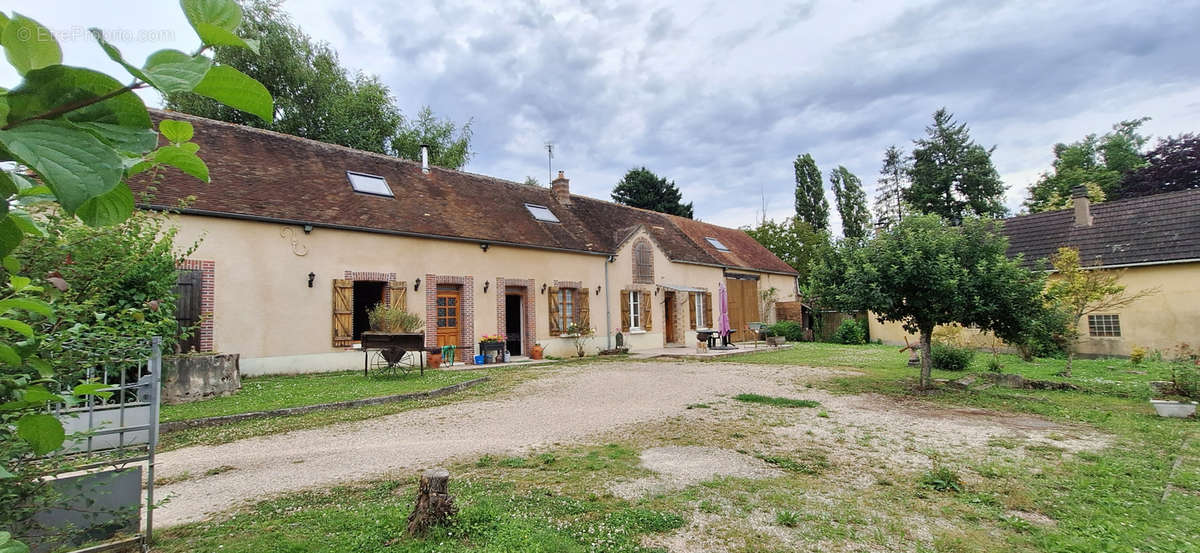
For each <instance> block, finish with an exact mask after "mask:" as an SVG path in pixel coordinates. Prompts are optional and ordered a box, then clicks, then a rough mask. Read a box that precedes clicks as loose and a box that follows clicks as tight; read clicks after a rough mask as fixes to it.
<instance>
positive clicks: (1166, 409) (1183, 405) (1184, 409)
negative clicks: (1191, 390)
mask: <svg viewBox="0 0 1200 553" xmlns="http://www.w3.org/2000/svg"><path fill="white" fill-rule="evenodd" d="M1150 405H1153V406H1154V411H1155V412H1157V413H1158V416H1160V417H1174V418H1180V419H1185V418H1188V417H1190V416H1192V415H1195V414H1196V402H1194V401H1170V400H1165V399H1152V400H1150Z"/></svg>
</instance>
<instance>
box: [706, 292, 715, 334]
mask: <svg viewBox="0 0 1200 553" xmlns="http://www.w3.org/2000/svg"><path fill="white" fill-rule="evenodd" d="M704 311H705V312H706V313H708V317H707V318H706V319H705V320H704V326H706V327H708V328H717V326H718V325H717V320H716V319H715V318H713V304H712V292H705V293H704Z"/></svg>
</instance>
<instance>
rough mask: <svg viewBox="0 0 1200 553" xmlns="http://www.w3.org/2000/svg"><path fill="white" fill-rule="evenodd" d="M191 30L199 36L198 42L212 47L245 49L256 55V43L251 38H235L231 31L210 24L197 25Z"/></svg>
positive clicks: (235, 35)
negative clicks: (194, 30)
mask: <svg viewBox="0 0 1200 553" xmlns="http://www.w3.org/2000/svg"><path fill="white" fill-rule="evenodd" d="M193 28H195V29H196V34H198V35H200V40H203V41H204V43H205V44H211V45H213V46H237V47H239V48H246V49H248V50H250V51H251V52H254V53H255V54H257V53H258V41H257V40H254V39H251V38H242V37H240V36H237V34H235V33H234V32H233V31H227V30H225V29H222V28H221V27H218V26H216V25H213V24H210V23H197V24H196V25H195V26H194V27H193Z"/></svg>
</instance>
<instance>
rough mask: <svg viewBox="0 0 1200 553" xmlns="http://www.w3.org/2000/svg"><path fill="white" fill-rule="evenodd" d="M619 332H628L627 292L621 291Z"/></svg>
mask: <svg viewBox="0 0 1200 553" xmlns="http://www.w3.org/2000/svg"><path fill="white" fill-rule="evenodd" d="M621 331H622V332H629V290H621Z"/></svg>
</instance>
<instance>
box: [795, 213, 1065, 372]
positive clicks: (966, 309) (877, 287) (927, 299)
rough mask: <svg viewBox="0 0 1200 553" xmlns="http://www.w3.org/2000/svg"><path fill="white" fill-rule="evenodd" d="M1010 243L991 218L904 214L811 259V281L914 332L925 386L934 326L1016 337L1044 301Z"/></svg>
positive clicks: (829, 297) (842, 303) (833, 297)
mask: <svg viewBox="0 0 1200 553" xmlns="http://www.w3.org/2000/svg"><path fill="white" fill-rule="evenodd" d="M1007 249H1008V240H1007V239H1006V238H1005V237H1004V236H1003V235H1002V234H1000V233H999V232H998V231H997V226H996V223H995V222H994V221H989V220H981V219H976V218H970V219H967V220H965V221H963V224H962V226H960V227H951V226H949V225H948V224H947V223H946V222H945V221H944V220H942V219H941V218H940V217H937V216H914V217H906V218H905V219H904V221H901V222H900V223H897V224H895V225H893V226H892V227H891V228H889V229H888V230H886V231H884V232H880V233H878V234H876V235H875V237H874V238H872V239H871V240H870V241H868V242H867V243H866V244H865V245H859V244H855V243H854V242H852V241H849V240H844V241H842V242H841V243H839V244H838V247H837V250H836V253H835V255H832V256H828V257H827V258H821V259H818V260H817V261H816V262H815V263H814V264H813V268H812V274H811V277H810V289H811V290H812V291H813V292H812V293H814V294H816V295H817V296H818V297H820V298H821V300H822V302H823V303H825V304H826V305H831V306H834V307H836V308H838V309H841V310H846V311H870V312H873V313H874V314H875V316H876V318H878V320H879V321H880V322H887V321H895V322H899V323H900V324H901V325H903V327H904V329H905V330H906V331H908V332H912V333H915V334H918V335H919V336H920V341H921V351H922V355H921V378H920V386H921V388H922V389H924V388H928V387H929V384H930V356H931V354H932V339H933V330H934V328H935V327H937V326H938V325H945V324H950V323H959V324H961V325H963V326H970V325H975V326H977V327H978V328H979V329H981V330H983V331H991V332H993V333H994V334H995V335H996V336H997V337H999V338H1000V339H1002V340H1005V341H1009V342H1016V341H1019V340H1020V339H1021V337H1023V336H1024V335H1025V334H1026V333H1027V332H1028V331H1029V327H1030V321H1031V320H1032V319H1033V318H1035V317H1036V315H1037V314H1038V313H1039V311H1040V310H1041V309H1042V308H1043V304H1042V294H1041V292H1042V287H1043V283H1044V281H1043V277H1042V276H1041V275H1040V274H1038V273H1034V272H1032V271H1029V270H1027V269H1024V268H1022V267H1021V265H1020V260H1019V259H1009V258H1008V256H1006V255H1005V250H1007Z"/></svg>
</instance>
